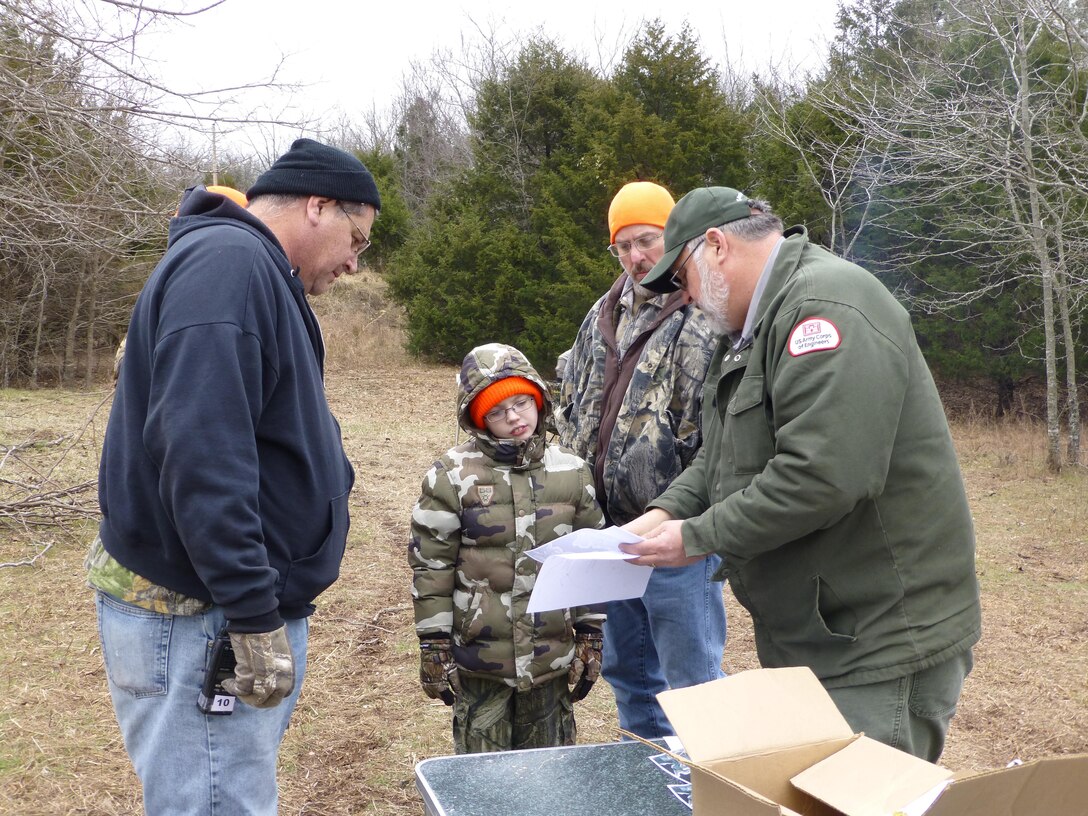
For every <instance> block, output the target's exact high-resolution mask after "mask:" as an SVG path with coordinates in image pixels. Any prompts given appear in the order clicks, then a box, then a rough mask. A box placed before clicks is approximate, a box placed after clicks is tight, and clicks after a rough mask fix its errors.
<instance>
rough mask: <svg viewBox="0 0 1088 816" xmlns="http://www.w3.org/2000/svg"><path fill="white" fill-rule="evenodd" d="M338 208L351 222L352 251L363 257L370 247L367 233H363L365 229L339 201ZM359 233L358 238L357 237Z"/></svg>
mask: <svg viewBox="0 0 1088 816" xmlns="http://www.w3.org/2000/svg"><path fill="white" fill-rule="evenodd" d="M336 206H337V207H339V208H340V212H342V213H343V214H344V218H346V219H347V220H348V221H350V222H351V226H352V230H351V251H352V252H354V253H355V254H356V255H362V254H363V253H364V252H366V251H367V249H368V248H369V247H370V239H369V238H367V237H366V233H365V232H363V228H362V227H360V226H359V225H358V224H356V223H355V219H354V218H352V217H351V215H350V214H349V213H348V211H347V210H345V209H344V205H343V204H341V203H340V202H339V201H337V202H336ZM356 232H358V233H359V234H358V236H356V234H355V233H356Z"/></svg>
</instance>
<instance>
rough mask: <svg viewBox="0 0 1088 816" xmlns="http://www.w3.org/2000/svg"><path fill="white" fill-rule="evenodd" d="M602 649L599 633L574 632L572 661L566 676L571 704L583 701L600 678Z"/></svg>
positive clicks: (601, 637) (602, 639) (602, 637)
mask: <svg viewBox="0 0 1088 816" xmlns="http://www.w3.org/2000/svg"><path fill="white" fill-rule="evenodd" d="M602 649H604V635H602V634H601V633H600V632H575V634H574V659H573V660H572V661H571V662H570V672H569V673H568V674H567V684H568V685H570V686H571V690H570V701H571V702H572V703H577V702H578V701H579V700H582V699H585V696H586V695H587V694H589V690H590V689H591V688H593V684H594V683H595V682H596V681H597V678H598V677H599V676H600V674H601V650H602Z"/></svg>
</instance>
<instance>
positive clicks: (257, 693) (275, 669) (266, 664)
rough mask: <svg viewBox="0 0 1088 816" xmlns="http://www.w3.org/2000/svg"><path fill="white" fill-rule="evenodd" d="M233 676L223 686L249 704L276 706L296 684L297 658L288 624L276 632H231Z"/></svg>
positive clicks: (254, 705)
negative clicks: (289, 635) (289, 634)
mask: <svg viewBox="0 0 1088 816" xmlns="http://www.w3.org/2000/svg"><path fill="white" fill-rule="evenodd" d="M230 645H231V646H233V647H234V659H235V660H236V661H237V662H236V663H235V665H234V677H233V678H232V679H227V680H224V681H223V688H225V689H226V690H227V691H229V692H230V693H231V694H233V695H235V696H236V697H237V698H238V699H239V700H241V701H242V702H243V703H245V704H246V705H251V706H253V707H254V708H273V707H275V706H277V705H279V704H280V701H281V700H283V698H284V697H286V696H287V695H288V694H290V693H291V692H292V691H294V688H295V661H294V658H293V657H292V656H291V644H290V643H289V642H288V640H287V627H286V626H281V627H280V628H279V629H276V630H275V631H274V632H231V633H230Z"/></svg>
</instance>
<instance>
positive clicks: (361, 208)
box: [249, 193, 377, 218]
mask: <svg viewBox="0 0 1088 816" xmlns="http://www.w3.org/2000/svg"><path fill="white" fill-rule="evenodd" d="M308 198H310V196H308V195H296V194H294V193H263V194H261V195H259V196H255V197H254V198H251V199H250V200H249V206H250V209H252V208H253V205H254V204H255V203H259V209H260V210H261V211H262V212H263V213H264V214H265V215H279V214H280V213H281V212H283V211H284V210H289V209H290V208H291V207H293V206H295V204H296V203H297V202H299V201H305V200H307V199H308ZM340 206H342V207H343V208H344V209H345V210H347V211H348V212H349V213H350V214H351V215H362V214H363V213H365V212H366V211H367V209H371V210H373V209H374V205H373V204H360V203H359V202H357V201H340ZM375 218H377V214H375Z"/></svg>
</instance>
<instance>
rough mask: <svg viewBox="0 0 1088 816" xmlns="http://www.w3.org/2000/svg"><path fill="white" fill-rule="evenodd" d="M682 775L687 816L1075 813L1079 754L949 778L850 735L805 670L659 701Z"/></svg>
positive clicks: (1080, 792) (1079, 796)
mask: <svg viewBox="0 0 1088 816" xmlns="http://www.w3.org/2000/svg"><path fill="white" fill-rule="evenodd" d="M658 700H659V701H660V703H661V707H662V708H663V709H664V710H665V714H666V715H668V717H669V720H670V722H671V723H672V725H673V728H675V730H676V733H677V736H678V737H679V738H680V740H681V741H682V742H683V743H684V748H685V750H686V752H687V754H688V762H687V764H688V765H690V767H691V782H692V804H693V808H694V814H693V816H843V815H844V814H845V816H893V814H896V813H903V814H907V816H923V814H924V816H1085V815H1086V814H1088V755H1076V756H1066V757H1055V758H1051V759H1044V760H1038V761H1036V762H1030V763H1027V764H1024V765H1020V766H1017V767H1013V768H1003V769H1000V770H995V771H987V772H983V773H976V774H962V775H954V774H952V772H950V771H948V770H946V769H945V768H941V767H940V766H937V765H933V764H932V763H929V762H925V761H923V760H921V759H918V758H916V757H913V756H910V755H909V754H905V753H903V752H902V751H898V750H896V749H894V748H889V747H888V746H886V745H883V744H882V743H879V742H876V741H875V740H872V739H869V738H868V737H866V736H864V735H862V734H855V733H853V731H852V730H851V729H850V726H849V725H848V724H847V722H846V720H845V719H844V718H843V716H842V715H841V714H840V713H839V711H838V709H837V708H836V707H835V704H834V702H832V700H831V698H830V697H829V696H828V694H827V692H826V691H825V690H824V688H823V686H822V685H821V684H820V682H819V680H817V679H816V676H815V675H814V674H813V673H812V672H811V671H810V670H809V669H807V668H803V667H802V668H790V669H759V670H756V671H748V672H741V673H739V674H735V675H732V676H730V677H726V678H724V679H722V680H715V681H713V682H711V683H704V684H702V685H699V686H692V687H690V688H684V689H671V690H669V691H666V692H662V693H661V694H659V695H658Z"/></svg>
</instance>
